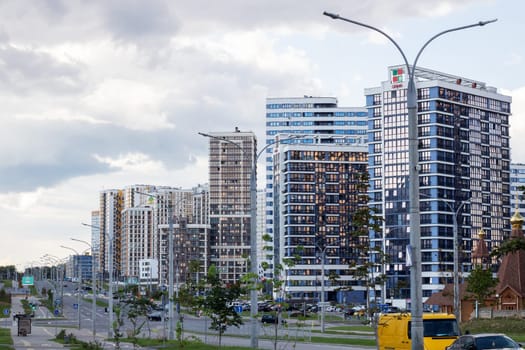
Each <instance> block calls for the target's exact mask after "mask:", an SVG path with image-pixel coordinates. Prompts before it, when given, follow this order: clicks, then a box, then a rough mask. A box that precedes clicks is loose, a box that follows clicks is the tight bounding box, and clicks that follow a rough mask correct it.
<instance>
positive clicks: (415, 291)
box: [323, 11, 497, 350]
mask: <svg viewBox="0 0 525 350" xmlns="http://www.w3.org/2000/svg"><path fill="white" fill-rule="evenodd" d="M323 15H325V16H328V17H330V18H332V19H339V20H342V21H345V22H349V23H352V24H355V25H358V26H361V27H365V28H368V29H371V30H374V31H376V32H378V33H380V34H382V35H383V36H385V37H386V38H387V39H388V40H390V42H392V44H394V46H395V47H396V48H397V50H398V51H399V53H400V54H401V56H402V57H403V61H404V63H405V65H406V69H407V72H408V76H409V80H408V88H407V110H408V139H409V141H408V160H409V167H408V169H409V171H408V173H409V174H408V175H409V176H408V179H409V208H410V209H409V213H410V247H409V248H410V249H408V252H410V258H411V261H412V263H411V266H410V300H411V302H412V307H411V314H412V321H411V322H412V329H411V331H412V350H420V349H423V308H422V299H423V293H422V281H421V233H420V231H419V225H420V212H419V166H418V162H419V157H418V130H417V126H418V125H417V124H418V123H417V110H416V109H417V91H416V85H415V81H414V74H415V71H416V66H417V61H418V59H419V57H420V56H421V53H422V52H423V50H424V49H425V48H426V47H427V46H428V44H430V42H432V41H433V40H434V39H436V38H438V37H440V36H442V35H444V34H446V33H450V32H455V31H458V30H463V29H468V28H472V27H478V26H479V27H482V26H484V25H486V24H489V23H493V22H496V21H497V19H493V20H489V21H480V22H478V23H474V24H469V25H466V26H461V27H456V28H451V29H448V30H444V31H442V32H440V33H437V34H436V35H434V36H433V37H431V38H430V39H429V40H427V42H425V44H424V45H423V46H422V47H421V49H420V50H419V52H418V53H417V55H416V58H415V60H414V63H413V65H412V66H410V65H409V64H408V60H407V58H406V56H405V53H404V52H403V50H402V49H401V47H400V46H399V45H398V44H397V42H396V41H395V40H394V39H393V38H392V37H391V36H389V35H388V34H387V33H385V32H384V31H382V30H381V29H378V28H376V27H373V26H371V25H368V24H365V23H361V22H357V21H354V20H351V19H348V18H344V17H341V16H339V15H337V14H333V13H329V12H326V11H325V12H323ZM407 260H408V259H407Z"/></svg>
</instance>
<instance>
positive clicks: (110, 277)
mask: <svg viewBox="0 0 525 350" xmlns="http://www.w3.org/2000/svg"><path fill="white" fill-rule="evenodd" d="M82 225H84V226H87V227H91V228H95V229H98V230H99V231H100V227H99V226H95V225H90V224H86V223H82ZM104 235H106V233H104ZM106 241H109V244H108V260H109V261H108V274H109V275H108V282H109V286H108V309H109V315H108V316H109V317H108V338H109V339H112V338H113V237H111V235H110V234H109V233H108V234H107V237H106ZM99 254H102V253H101V252H100V248H99ZM92 263H93V265H94V260H93V261H92ZM102 275H104V269H103V268H102ZM93 278H94V276H93ZM103 281H104V276H102V282H103Z"/></svg>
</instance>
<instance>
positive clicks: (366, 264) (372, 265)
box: [350, 172, 388, 317]
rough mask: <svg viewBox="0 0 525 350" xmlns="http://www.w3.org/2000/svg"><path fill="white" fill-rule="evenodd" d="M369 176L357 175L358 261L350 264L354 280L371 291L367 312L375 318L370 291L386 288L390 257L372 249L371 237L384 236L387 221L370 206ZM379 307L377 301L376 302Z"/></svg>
mask: <svg viewBox="0 0 525 350" xmlns="http://www.w3.org/2000/svg"><path fill="white" fill-rule="evenodd" d="M368 178H369V176H368V173H367V172H364V173H360V174H357V175H356V192H357V196H356V197H357V198H356V199H357V202H358V207H357V209H356V210H355V211H354V212H353V213H351V220H350V224H351V227H350V233H351V238H352V244H353V246H354V247H355V250H354V251H355V259H354V260H353V261H352V262H351V264H350V269H351V270H352V271H353V275H354V278H355V279H356V280H359V281H362V282H363V283H364V285H365V286H366V290H367V293H366V294H367V299H366V302H367V310H368V315H369V317H371V316H372V315H373V314H374V313H375V312H376V311H377V310H376V307H374V308H371V307H370V297H369V296H370V291H371V290H375V287H376V286H377V285H383V284H384V283H385V281H386V278H385V275H384V272H380V273H379V274H375V273H374V272H376V271H378V270H379V271H380V270H381V266H383V265H384V264H385V263H386V262H387V261H388V256H387V255H386V254H385V253H384V252H383V251H382V247H380V246H377V245H371V244H370V239H369V235H370V233H371V232H373V233H374V234H377V233H380V232H381V225H382V222H383V218H382V217H380V216H379V215H377V212H378V210H377V209H376V208H373V207H370V206H369V205H368V202H369V197H368V186H369V184H368ZM375 305H376V306H377V300H376V302H375Z"/></svg>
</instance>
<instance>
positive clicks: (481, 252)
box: [472, 230, 489, 261]
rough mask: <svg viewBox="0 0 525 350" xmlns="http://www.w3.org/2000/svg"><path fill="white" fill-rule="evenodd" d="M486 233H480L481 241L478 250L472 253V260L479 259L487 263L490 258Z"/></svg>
mask: <svg viewBox="0 0 525 350" xmlns="http://www.w3.org/2000/svg"><path fill="white" fill-rule="evenodd" d="M484 238H485V233H484V232H483V230H480V232H479V240H478V245H477V246H476V249H475V250H474V251H473V252H472V259H477V260H479V261H485V260H488V258H489V249H488V248H487V243H485V239H484Z"/></svg>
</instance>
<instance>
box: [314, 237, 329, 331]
mask: <svg viewBox="0 0 525 350" xmlns="http://www.w3.org/2000/svg"><path fill="white" fill-rule="evenodd" d="M315 247H316V248H317V250H319V251H320V252H321V333H324V328H325V327H324V315H325V295H324V292H325V290H324V282H325V278H324V263H325V258H326V249H328V245H325V246H324V247H321V246H320V245H319V244H318V243H316V244H315Z"/></svg>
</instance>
